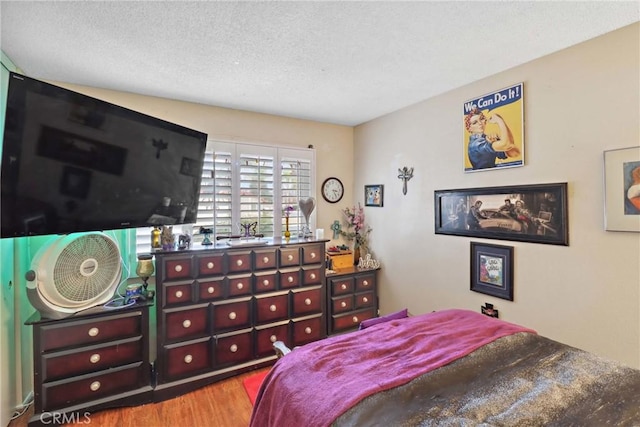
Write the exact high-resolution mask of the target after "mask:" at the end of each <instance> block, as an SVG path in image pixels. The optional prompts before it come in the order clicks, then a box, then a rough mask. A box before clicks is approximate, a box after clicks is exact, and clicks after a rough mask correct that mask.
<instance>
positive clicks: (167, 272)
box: [163, 257, 193, 280]
mask: <svg viewBox="0 0 640 427" xmlns="http://www.w3.org/2000/svg"><path fill="white" fill-rule="evenodd" d="M163 261H164V263H163V267H164V277H165V278H166V279H168V280H177V279H186V278H189V277H193V276H192V273H193V271H192V268H191V257H189V258H186V257H183V258H163Z"/></svg>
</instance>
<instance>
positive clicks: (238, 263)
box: [236, 259, 242, 267]
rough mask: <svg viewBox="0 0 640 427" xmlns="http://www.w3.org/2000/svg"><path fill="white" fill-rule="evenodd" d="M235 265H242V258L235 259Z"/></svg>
mask: <svg viewBox="0 0 640 427" xmlns="http://www.w3.org/2000/svg"><path fill="white" fill-rule="evenodd" d="M236 265H237V266H238V267H240V266H242V260H241V259H239V260H237V261H236Z"/></svg>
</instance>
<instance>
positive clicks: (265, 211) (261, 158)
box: [237, 146, 275, 237]
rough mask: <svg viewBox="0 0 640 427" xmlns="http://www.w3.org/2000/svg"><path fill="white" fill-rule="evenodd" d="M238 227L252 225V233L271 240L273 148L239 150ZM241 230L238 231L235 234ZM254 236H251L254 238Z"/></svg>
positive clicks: (250, 147)
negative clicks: (240, 224) (262, 235)
mask: <svg viewBox="0 0 640 427" xmlns="http://www.w3.org/2000/svg"><path fill="white" fill-rule="evenodd" d="M238 148H239V150H241V151H240V155H239V167H238V169H239V172H240V176H239V182H240V221H239V222H240V223H242V224H245V225H248V224H253V223H255V227H254V230H255V233H258V234H264V235H265V236H267V237H273V232H274V227H273V224H274V223H273V221H274V195H275V192H274V155H275V150H274V149H273V148H266V147H258V146H239V147H238ZM242 231H243V229H240V227H238V230H237V234H242ZM255 233H254V234H255Z"/></svg>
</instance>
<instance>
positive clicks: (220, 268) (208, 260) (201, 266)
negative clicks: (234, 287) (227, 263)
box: [198, 253, 225, 277]
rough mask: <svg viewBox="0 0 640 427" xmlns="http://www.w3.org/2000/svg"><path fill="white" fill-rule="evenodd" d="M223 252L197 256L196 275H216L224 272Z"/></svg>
mask: <svg viewBox="0 0 640 427" xmlns="http://www.w3.org/2000/svg"><path fill="white" fill-rule="evenodd" d="M224 260H225V257H224V253H216V254H209V255H203V256H200V257H198V277H205V276H216V275H220V274H222V273H223V272H224Z"/></svg>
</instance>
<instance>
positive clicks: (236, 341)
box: [216, 331, 253, 365]
mask: <svg viewBox="0 0 640 427" xmlns="http://www.w3.org/2000/svg"><path fill="white" fill-rule="evenodd" d="M252 342H253V335H252V332H251V331H247V332H242V333H239V334H234V335H227V336H224V337H218V338H217V339H216V364H218V365H226V364H237V363H242V362H246V361H247V360H251V359H253V345H252Z"/></svg>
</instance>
